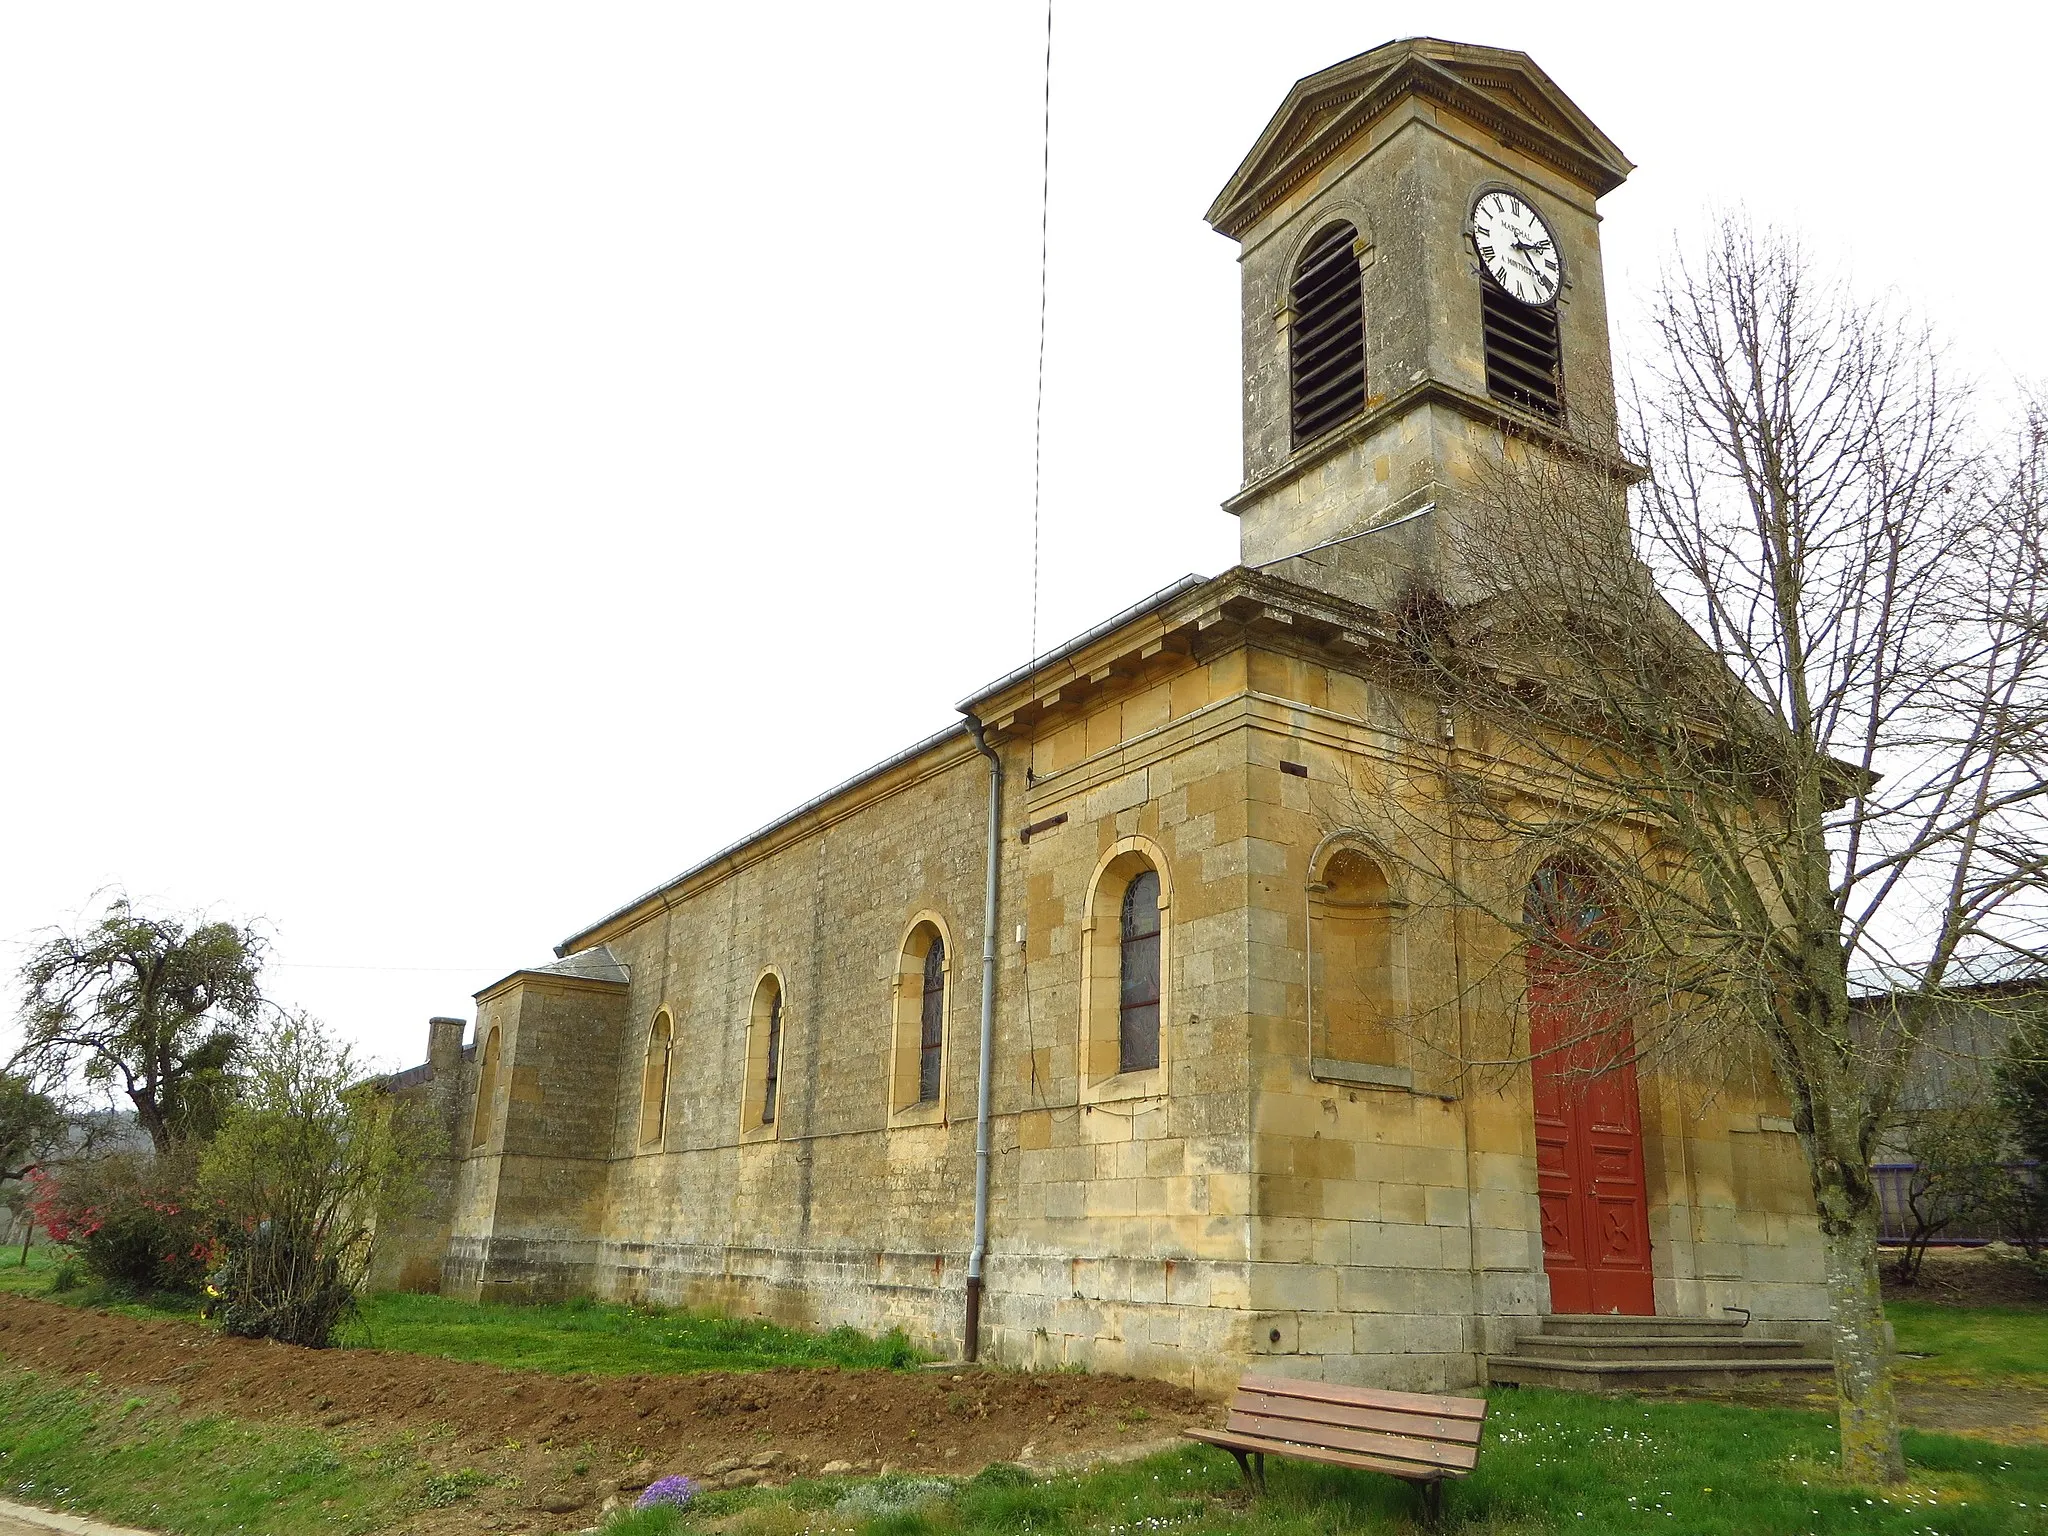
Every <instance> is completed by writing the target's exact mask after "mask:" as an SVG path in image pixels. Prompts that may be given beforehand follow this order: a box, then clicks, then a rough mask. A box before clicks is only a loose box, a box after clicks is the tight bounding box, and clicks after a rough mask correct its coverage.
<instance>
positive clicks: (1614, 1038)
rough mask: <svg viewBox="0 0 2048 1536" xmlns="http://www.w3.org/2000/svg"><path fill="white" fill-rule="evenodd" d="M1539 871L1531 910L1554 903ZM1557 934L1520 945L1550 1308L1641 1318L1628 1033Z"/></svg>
mask: <svg viewBox="0 0 2048 1536" xmlns="http://www.w3.org/2000/svg"><path fill="white" fill-rule="evenodd" d="M1542 879H1543V877H1542V876H1539V877H1538V880H1539V884H1538V885H1537V886H1536V887H1533V888H1532V893H1531V910H1532V912H1533V913H1540V912H1541V911H1542V909H1541V908H1540V907H1538V905H1537V901H1538V898H1539V897H1541V898H1543V899H1545V900H1549V901H1552V902H1554V901H1555V897H1554V893H1553V892H1550V891H1545V890H1544V888H1543V886H1542V884H1541V881H1542ZM1591 910H1594V909H1592V908H1590V907H1589V906H1588V905H1587V901H1586V898H1585V897H1584V895H1583V894H1582V893H1581V894H1580V895H1579V896H1578V898H1577V900H1576V901H1575V902H1574V903H1572V905H1571V911H1572V913H1573V915H1574V916H1575V917H1577V918H1578V919H1579V920H1580V924H1581V929H1582V931H1584V930H1585V929H1587V928H1588V927H1590V926H1591V925H1589V924H1587V923H1586V921H1585V914H1586V913H1587V912H1588V911H1591ZM1595 921H1596V922H1604V916H1603V917H1602V918H1599V919H1596V920H1595ZM1562 926H1563V925H1562V924H1556V925H1553V929H1554V931H1555V930H1556V929H1558V928H1562ZM1560 937H1561V938H1562V940H1563V942H1552V943H1549V944H1531V945H1530V947H1529V950H1528V953H1527V967H1528V1002H1529V1050H1530V1054H1531V1056H1532V1057H1533V1059H1534V1060H1533V1067H1532V1074H1531V1075H1532V1083H1531V1086H1532V1089H1533V1100H1534V1104H1533V1108H1534V1112H1535V1119H1536V1186H1537V1200H1538V1203H1539V1205H1540V1208H1541V1218H1542V1227H1543V1268H1544V1271H1545V1273H1547V1274H1548V1275H1549V1276H1550V1305H1551V1310H1552V1311H1553V1312H1622V1313H1629V1314H1633V1315H1637V1316H1645V1317H1647V1316H1649V1315H1651V1314H1652V1313H1654V1312H1655V1311H1656V1303H1655V1293H1654V1289H1653V1287H1652V1284H1651V1273H1650V1228H1649V1201H1648V1198H1647V1195H1646V1193H1645V1190H1644V1179H1643V1134H1642V1107H1641V1103H1640V1101H1639V1099H1638V1097H1637V1092H1636V1074H1635V1065H1634V1063H1633V1061H1632V1060H1631V1057H1632V1055H1633V1049H1634V1046H1633V1040H1632V1037H1631V1036H1630V1034H1629V1031H1628V1026H1627V1025H1626V1024H1625V1023H1624V1022H1622V1021H1621V1019H1620V1017H1619V1000H1618V999H1613V1000H1610V999H1609V998H1607V997H1605V996H1602V995H1601V993H1600V990H1599V988H1600V979H1599V977H1598V975H1597V971H1596V970H1594V969H1593V968H1589V967H1585V966H1582V965H1578V964H1575V963H1574V962H1573V960H1572V958H1571V951H1572V949H1573V948H1575V947H1576V942H1575V941H1577V940H1578V937H1579V936H1578V935H1576V934H1570V933H1565V934H1561V935H1560Z"/></svg>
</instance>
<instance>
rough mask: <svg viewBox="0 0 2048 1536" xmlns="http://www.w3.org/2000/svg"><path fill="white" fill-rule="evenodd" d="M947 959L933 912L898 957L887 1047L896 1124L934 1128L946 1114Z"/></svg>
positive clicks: (912, 932)
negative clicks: (927, 1125) (931, 1126)
mask: <svg viewBox="0 0 2048 1536" xmlns="http://www.w3.org/2000/svg"><path fill="white" fill-rule="evenodd" d="M949 960H950V957H949V955H948V953H947V949H946V935H945V932H944V930H943V928H942V927H941V926H940V919H939V918H938V917H937V915H936V914H933V913H925V914H923V915H921V916H919V917H918V918H917V919H916V920H915V921H914V922H912V923H911V925H910V931H909V932H908V933H906V934H905V935H904V936H903V948H902V949H901V951H899V952H898V954H897V956H896V990H895V998H894V1002H893V1005H892V1012H891V1025H890V1043H889V1114H890V1117H891V1123H892V1124H896V1125H924V1124H929V1123H935V1122H936V1121H937V1120H939V1119H940V1118H942V1117H943V1116H944V1114H945V1108H944V1106H945V1102H946V1003H947V998H948V995H949V984H950V980H951V965H950V963H949Z"/></svg>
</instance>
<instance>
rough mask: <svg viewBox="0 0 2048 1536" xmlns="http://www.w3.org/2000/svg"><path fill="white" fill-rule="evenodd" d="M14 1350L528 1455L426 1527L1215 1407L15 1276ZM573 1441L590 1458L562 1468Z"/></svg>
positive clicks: (10, 1317) (481, 1449) (133, 1383)
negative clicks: (674, 1482)
mask: <svg viewBox="0 0 2048 1536" xmlns="http://www.w3.org/2000/svg"><path fill="white" fill-rule="evenodd" d="M0 1359H4V1360H5V1361H6V1363H7V1364H9V1365H13V1366H20V1367H26V1368H28V1369H31V1370H36V1371H46V1372H54V1373H63V1374H66V1375H78V1376H82V1375H84V1374H85V1373H87V1372H92V1373H94V1374H95V1375H96V1376H97V1377H98V1379H99V1380H100V1381H101V1382H103V1383H105V1384H107V1385H108V1386H110V1387H113V1386H118V1387H123V1388H132V1389H148V1390H152V1391H154V1392H169V1393H174V1394H175V1396H176V1397H177V1400H178V1402H179V1403H180V1404H181V1405H182V1406H183V1407H186V1408H196V1409H204V1410H210V1411H214V1412H219V1413H225V1414H229V1415H232V1416H233V1417H236V1418H240V1419H252V1420H266V1419H288V1420H295V1421H298V1422H301V1423H304V1424H307V1425H317V1426H320V1427H323V1428H325V1429H328V1430H330V1431H343V1432H344V1433H345V1434H346V1435H347V1436H348V1437H349V1438H352V1439H353V1438H357V1437H364V1436H367V1437H370V1438H375V1437H380V1436H389V1435H391V1434H406V1435H409V1436H412V1437H414V1438H415V1440H416V1441H417V1443H418V1444H420V1445H421V1447H422V1448H423V1450H424V1451H427V1452H430V1453H432V1454H431V1458H430V1459H432V1460H433V1461H434V1463H435V1464H436V1465H439V1464H441V1463H442V1462H444V1461H445V1462H446V1463H447V1464H448V1465H454V1464H455V1462H456V1461H457V1460H460V1459H462V1458H464V1457H467V1458H468V1459H469V1460H470V1461H471V1462H475V1463H476V1464H478V1465H483V1463H484V1461H490V1462H493V1463H496V1462H505V1461H506V1460H507V1458H508V1457H510V1458H511V1460H512V1461H514V1462H518V1463H519V1465H518V1466H516V1467H513V1468H510V1469H509V1472H508V1475H509V1476H511V1477H514V1478H516V1479H517V1481H518V1484H519V1486H520V1487H521V1489H522V1490H523V1496H521V1497H488V1498H483V1499H479V1500H478V1501H477V1505H476V1508H474V1509H472V1510H466V1511H462V1512H450V1513H449V1515H448V1516H447V1518H445V1519H444V1518H439V1517H433V1518H425V1519H424V1520H423V1523H421V1524H419V1525H417V1526H416V1527H412V1528H415V1529H419V1530H434V1531H458V1530H475V1529H480V1528H481V1529H522V1528H531V1529H539V1530H559V1529H569V1530H574V1529H577V1528H579V1527H581V1526H583V1525H587V1524H589V1523H590V1518H591V1515H592V1514H593V1513H594V1511H595V1508H596V1506H597V1504H598V1502H599V1501H600V1500H601V1499H602V1497H603V1496H604V1495H605V1494H606V1493H607V1492H609V1491H611V1490H612V1487H613V1484H612V1483H607V1482H606V1476H607V1471H609V1472H610V1474H611V1475H612V1478H613V1482H615V1481H616V1474H617V1472H618V1471H619V1470H620V1469H621V1468H623V1467H624V1466H625V1465H626V1463H627V1462H628V1461H629V1460H631V1459H634V1458H645V1460H646V1461H648V1462H650V1463H651V1464H652V1465H653V1467H654V1468H655V1469H656V1471H658V1472H660V1473H669V1472H687V1473H690V1474H692V1475H696V1476H702V1475H704V1474H705V1473H707V1472H708V1471H709V1469H710V1468H711V1467H713V1466H714V1465H717V1464H719V1463H721V1462H728V1461H731V1460H732V1459H733V1458H735V1457H738V1458H742V1459H743V1460H744V1459H751V1458H753V1457H756V1456H759V1455H761V1454H762V1453H763V1452H769V1451H772V1452H776V1453H779V1454H778V1456H777V1457H776V1459H775V1463H774V1466H773V1467H772V1468H771V1469H769V1470H768V1472H767V1474H766V1475H767V1478H768V1480H770V1481H773V1480H776V1479H778V1478H781V1477H784V1476H787V1475H789V1474H791V1473H794V1472H799V1471H810V1472H813V1473H815V1472H817V1471H819V1470H820V1469H821V1468H823V1467H824V1466H825V1465H826V1464H827V1463H829V1462H833V1461H846V1462H853V1463H856V1464H865V1465H861V1467H860V1470H862V1471H879V1470H880V1469H881V1468H882V1467H883V1466H884V1465H887V1466H889V1467H892V1468H898V1469H902V1470H905V1471H912V1470H919V1471H935V1472H946V1473H955V1474H960V1473H971V1472H974V1471H976V1470H978V1469H979V1468H981V1467H983V1466H985V1465H987V1464H988V1463H989V1462H992V1461H1007V1460H1013V1459H1016V1458H1017V1457H1019V1456H1020V1455H1023V1454H1026V1447H1029V1448H1030V1450H1029V1453H1028V1455H1029V1458H1030V1459H1033V1460H1038V1461H1042V1462H1046V1463H1055V1462H1058V1461H1061V1460H1064V1459H1066V1458H1068V1457H1072V1456H1079V1455H1086V1454H1090V1453H1097V1452H1109V1451H1114V1450H1117V1449H1120V1448H1123V1447H1126V1446H1128V1445H1129V1444H1130V1443H1132V1442H1133V1441H1140V1440H1144V1441H1151V1440H1157V1439H1160V1438H1162V1437H1168V1436H1171V1435H1172V1434H1173V1433H1174V1432H1175V1431H1176V1430H1178V1429H1179V1428H1180V1427H1181V1426H1183V1425H1186V1424H1193V1423H1200V1422H1207V1421H1208V1420H1209V1419H1210V1418H1212V1417H1213V1416H1214V1414H1215V1405H1214V1403H1212V1402H1211V1401H1210V1400H1209V1399H1208V1398H1205V1397H1203V1396H1201V1395H1199V1394H1197V1393H1194V1392H1191V1391H1188V1390H1186V1389H1185V1388H1181V1387H1176V1386H1172V1385H1170V1384H1168V1383H1165V1382H1157V1381H1138V1380H1132V1379H1129V1378H1125V1377H1115V1376H1091V1375H1082V1374H1078V1373H1068V1372H1059V1373H1049V1374H1029V1373H1025V1372H1019V1371H1003V1370H983V1369H976V1368H973V1367H963V1368H961V1369H959V1370H955V1371H946V1370H939V1371H844V1370H839V1369H836V1368H833V1367H825V1368H822V1369H809V1370H793V1369H792V1370H774V1371H760V1372H748V1373H726V1372H710V1373H705V1374H699V1375H688V1376H661V1375H635V1376H595V1375H591V1376H551V1375H544V1374H542V1373H539V1372H533V1371H512V1370H505V1369H502V1368H500V1367H497V1366H490V1365H471V1364H465V1363H464V1362H461V1361H456V1360H442V1359H438V1358H436V1357H433V1356H430V1355H408V1354H398V1353H394V1352H392V1351H387V1350H375V1349H329V1350H306V1349H296V1348H293V1347H291V1346H289V1345H283V1344H272V1343H258V1342H252V1341H250V1340H247V1339H231V1338H226V1337H224V1336H222V1335H220V1334H218V1333H215V1332H213V1331H212V1330H211V1329H208V1328H203V1327H200V1326H198V1325H196V1324H192V1323H181V1322H172V1321H144V1320H141V1319H136V1318H127V1317H120V1316H115V1315H110V1314H108V1313H104V1312H95V1311H90V1310H86V1309H83V1308H76V1307H67V1306H60V1305H58V1304H56V1303H54V1302H47V1301H36V1300H33V1299H31V1298H27V1297H20V1296H6V1295H0ZM344 1427H346V1428H345V1429H344ZM570 1452H574V1453H575V1457H576V1461H577V1464H586V1463H587V1464H588V1465H589V1466H590V1467H591V1471H590V1472H589V1473H588V1474H579V1475H577V1476H573V1477H572V1476H571V1475H569V1473H568V1472H566V1471H565V1470H564V1467H565V1466H566V1465H567V1462H566V1460H565V1459H564V1458H565V1457H566V1456H567V1454H568V1453H570ZM536 1457H538V1458H539V1459H538V1460H536V1459H535V1458H536ZM479 1458H482V1459H481V1460H479ZM522 1458H523V1459H522ZM558 1461H560V1462H561V1464H560V1465H558V1464H557V1463H558ZM550 1496H552V1497H553V1498H554V1499H555V1500H556V1501H557V1502H560V1501H561V1500H562V1499H564V1498H566V1497H580V1498H581V1500H582V1502H581V1503H580V1504H579V1505H577V1506H576V1508H578V1509H581V1510H582V1511H583V1513H582V1515H581V1516H580V1517H572V1515H571V1512H570V1511H556V1512H554V1513H553V1514H550V1513H547V1512H542V1511H539V1510H538V1506H539V1504H540V1503H541V1502H542V1501H543V1500H544V1499H546V1498H548V1497H550Z"/></svg>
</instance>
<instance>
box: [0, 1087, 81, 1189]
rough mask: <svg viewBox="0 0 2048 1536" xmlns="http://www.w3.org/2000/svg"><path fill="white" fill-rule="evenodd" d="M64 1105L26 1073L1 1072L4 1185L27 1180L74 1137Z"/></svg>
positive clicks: (0, 1152) (1, 1172) (0, 1175)
mask: <svg viewBox="0 0 2048 1536" xmlns="http://www.w3.org/2000/svg"><path fill="white" fill-rule="evenodd" d="M71 1126H72V1120H71V1116H70V1114H69V1113H68V1112H67V1111H66V1110H65V1108H64V1106H63V1104H61V1103H60V1102H58V1100H57V1099H56V1098H55V1097H54V1096H53V1095H51V1094H49V1093H46V1092H44V1091H43V1090H42V1089H40V1088H38V1087H37V1086H36V1080H35V1079H34V1078H33V1077H30V1076H28V1075H27V1074H26V1073H22V1072H4V1071H0V1183H6V1182H8V1181H9V1180H12V1179H19V1178H23V1177H25V1176H26V1175H27V1174H28V1172H29V1171H30V1170H31V1169H34V1168H39V1167H41V1166H42V1164H43V1163H44V1162H45V1161H46V1160H47V1159H48V1158H49V1157H50V1156H51V1155H52V1154H54V1153H56V1152H58V1151H60V1150H62V1148H63V1147H64V1144H65V1142H66V1140H67V1139H68V1138H69V1136H70V1134H71Z"/></svg>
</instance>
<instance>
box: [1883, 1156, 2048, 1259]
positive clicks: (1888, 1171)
mask: <svg viewBox="0 0 2048 1536" xmlns="http://www.w3.org/2000/svg"><path fill="white" fill-rule="evenodd" d="M2000 1166H2001V1167H2002V1168H2003V1169H2004V1170H2005V1172H2006V1173H2007V1174H2008V1175H2010V1176H2011V1177H2012V1178H2015V1179H2023V1180H2025V1181H2026V1182H2028V1183H2034V1182H2036V1181H2037V1180H2039V1178H2040V1177H2041V1172H2040V1167H2039V1165H2038V1164H2036V1163H2032V1162H2014V1163H2003V1164H2000ZM1870 1171H1871V1172H1872V1173H1874V1174H1876V1175H1877V1204H1878V1210H1879V1211H1880V1213H1881V1215H1880V1217H1879V1226H1878V1238H1877V1240H1878V1241H1879V1242H1881V1243H1903V1242H1905V1241H1906V1239H1907V1236H1908V1235H1909V1234H1910V1233H1911V1232H1912V1230H1913V1212H1912V1208H1911V1206H1910V1204H1909V1201H1910V1200H1911V1199H1912V1196H1913V1195H1914V1194H1915V1192H1916V1190H1915V1184H1914V1181H1915V1179H1916V1178H1918V1177H1919V1174H1920V1165H1919V1164H1918V1163H1876V1164H1873V1165H1872V1167H1871V1170H1870ZM1920 1188H1922V1189H1924V1188H1925V1186H1924V1185H1922V1186H1920ZM2008 1235H2009V1234H2007V1233H2006V1232H2004V1231H2003V1230H2001V1229H2000V1227H1999V1223H1998V1218H1997V1217H1996V1216H1994V1215H1991V1214H1989V1213H1971V1214H1965V1215H1961V1216H1958V1217H1957V1218H1956V1219H1955V1220H1953V1221H1951V1222H1950V1223H1949V1224H1948V1225H1947V1226H1945V1227H1943V1228H1942V1229H1941V1234H1940V1236H1938V1237H1937V1238H1935V1240H1934V1242H1935V1245H1936V1246H1937V1247H1939V1246H1942V1245H1948V1246H1952V1247H1981V1246H1982V1245H1983V1244H1985V1243H1991V1242H1996V1241H1998V1240H1999V1239H2000V1238H2003V1237H2006V1236H2008Z"/></svg>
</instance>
